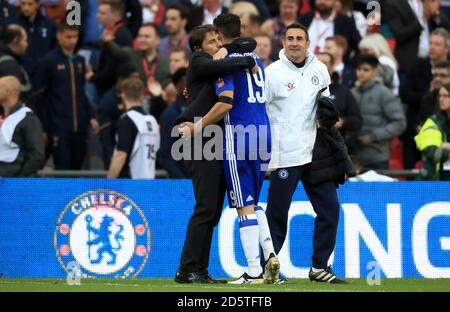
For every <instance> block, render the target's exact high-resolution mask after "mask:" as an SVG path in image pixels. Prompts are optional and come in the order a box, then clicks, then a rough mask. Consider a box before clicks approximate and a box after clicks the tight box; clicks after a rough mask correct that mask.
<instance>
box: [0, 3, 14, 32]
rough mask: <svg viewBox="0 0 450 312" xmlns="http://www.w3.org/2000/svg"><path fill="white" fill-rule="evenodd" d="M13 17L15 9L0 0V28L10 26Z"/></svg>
mask: <svg viewBox="0 0 450 312" xmlns="http://www.w3.org/2000/svg"><path fill="white" fill-rule="evenodd" d="M15 15H16V11H15V9H14V8H13V7H12V6H11V5H10V4H9V3H8V2H6V1H5V0H0V27H1V26H2V25H8V24H10V23H11V20H12V19H13V18H14V16H15Z"/></svg>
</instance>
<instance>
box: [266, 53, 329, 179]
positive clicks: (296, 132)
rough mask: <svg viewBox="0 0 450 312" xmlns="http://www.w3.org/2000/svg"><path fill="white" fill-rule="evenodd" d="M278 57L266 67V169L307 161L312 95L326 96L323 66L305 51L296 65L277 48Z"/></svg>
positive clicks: (313, 111) (310, 146)
mask: <svg viewBox="0 0 450 312" xmlns="http://www.w3.org/2000/svg"><path fill="white" fill-rule="evenodd" d="M279 56H280V59H279V60H278V61H276V62H275V63H272V64H271V65H270V66H268V67H267V68H266V95H267V102H266V105H267V114H268V116H269V119H270V125H271V130H272V154H271V161H270V164H269V169H270V170H274V169H277V168H286V167H295V166H301V165H305V164H307V163H310V162H311V160H312V150H313V147H314V142H315V140H316V131H317V127H316V109H317V107H316V105H315V104H316V96H317V94H318V92H319V91H320V90H322V89H324V88H327V89H326V90H325V91H324V92H323V93H322V94H323V95H325V96H329V95H330V92H329V89H328V85H329V84H330V75H329V74H328V70H327V67H326V66H325V64H323V63H322V62H321V61H319V60H318V59H317V58H316V57H315V56H314V55H313V54H312V53H310V52H309V51H307V55H306V63H305V65H304V66H303V67H302V68H298V67H296V66H295V65H294V64H293V63H292V62H291V61H289V60H288V59H287V57H286V55H285V52H284V49H283V50H281V51H280V55H279Z"/></svg>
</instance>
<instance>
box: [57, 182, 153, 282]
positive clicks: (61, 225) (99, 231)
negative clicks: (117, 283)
mask: <svg viewBox="0 0 450 312" xmlns="http://www.w3.org/2000/svg"><path fill="white" fill-rule="evenodd" d="M150 240H151V232H150V229H149V227H148V222H147V219H146V218H145V216H144V213H143V212H142V210H141V209H140V208H139V207H138V206H137V205H136V204H135V203H134V202H133V201H132V200H131V199H129V198H128V197H126V196H124V195H122V194H120V193H117V192H113V191H109V190H96V191H90V192H87V193H84V194H82V195H80V196H78V197H77V198H75V199H73V200H72V201H71V202H70V203H68V204H67V205H66V207H65V208H64V210H63V211H62V212H61V214H60V216H59V218H58V221H57V222H56V229H55V232H54V237H53V243H54V245H55V250H56V256H57V257H58V260H59V262H60V264H61V266H62V267H63V269H64V270H65V271H66V272H67V273H70V272H69V271H70V268H69V264H70V263H73V261H75V262H76V263H77V264H78V265H79V267H80V270H81V277H82V278H93V277H94V278H96V277H107V278H131V277H136V276H137V275H138V274H139V273H140V271H142V269H143V268H144V266H145V263H146V262H147V258H148V254H149V252H150V247H151V245H150V244H151V243H150Z"/></svg>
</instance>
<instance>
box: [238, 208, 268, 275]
mask: <svg viewBox="0 0 450 312" xmlns="http://www.w3.org/2000/svg"><path fill="white" fill-rule="evenodd" d="M239 233H240V234H241V242H242V247H243V248H244V253H245V257H246V258H247V264H248V275H250V276H251V277H258V276H259V275H260V274H261V273H262V268H261V264H260V263H259V227H258V219H257V218H256V215H255V214H249V215H244V216H242V217H239Z"/></svg>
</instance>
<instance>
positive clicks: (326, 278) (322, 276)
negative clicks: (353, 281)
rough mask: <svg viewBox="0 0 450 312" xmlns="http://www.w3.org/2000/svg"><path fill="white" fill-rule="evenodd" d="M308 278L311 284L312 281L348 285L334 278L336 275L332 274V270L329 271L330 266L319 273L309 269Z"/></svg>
mask: <svg viewBox="0 0 450 312" xmlns="http://www.w3.org/2000/svg"><path fill="white" fill-rule="evenodd" d="M308 277H309V280H310V281H311V282H313V281H314V282H322V283H329V284H348V283H347V282H346V281H344V280H343V279H340V278H339V277H337V276H336V274H334V272H333V270H332V269H331V266H329V267H328V268H326V269H325V270H321V271H319V272H313V270H312V268H311V269H309V274H308Z"/></svg>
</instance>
